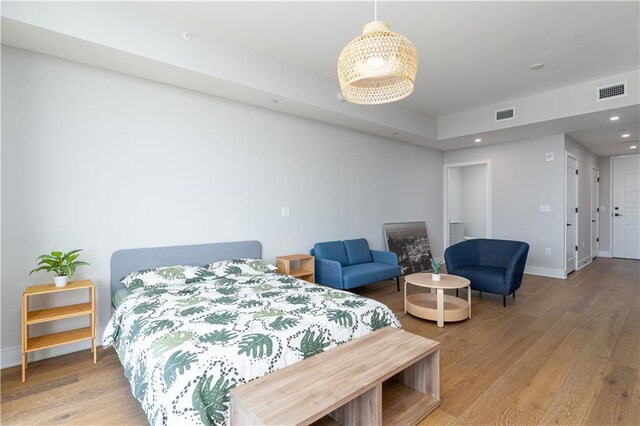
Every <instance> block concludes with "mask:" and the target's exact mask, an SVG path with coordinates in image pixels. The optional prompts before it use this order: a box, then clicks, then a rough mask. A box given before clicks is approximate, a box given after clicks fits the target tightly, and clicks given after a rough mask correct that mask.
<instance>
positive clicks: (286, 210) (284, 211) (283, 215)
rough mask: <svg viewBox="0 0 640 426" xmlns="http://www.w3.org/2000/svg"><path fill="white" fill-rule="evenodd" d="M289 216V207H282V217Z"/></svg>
mask: <svg viewBox="0 0 640 426" xmlns="http://www.w3.org/2000/svg"><path fill="white" fill-rule="evenodd" d="M289 216H291V210H290V209H289V207H283V208H282V217H289Z"/></svg>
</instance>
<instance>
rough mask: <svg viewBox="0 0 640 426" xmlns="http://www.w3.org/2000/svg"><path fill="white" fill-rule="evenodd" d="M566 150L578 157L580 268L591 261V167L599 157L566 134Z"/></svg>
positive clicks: (594, 165)
mask: <svg viewBox="0 0 640 426" xmlns="http://www.w3.org/2000/svg"><path fill="white" fill-rule="evenodd" d="M564 140H565V150H566V151H567V152H568V153H571V154H573V155H574V156H576V157H577V159H578V268H580V267H582V266H584V265H585V264H587V263H589V262H590V261H591V187H592V179H591V177H592V175H591V169H592V168H593V167H595V168H598V157H597V156H596V155H595V154H594V153H592V152H591V151H588V150H587V149H586V148H585V147H583V146H582V145H580V144H579V143H578V142H576V141H575V140H573V139H572V138H570V137H569V136H567V135H565V137H564Z"/></svg>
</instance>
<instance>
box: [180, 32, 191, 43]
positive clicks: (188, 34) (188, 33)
mask: <svg viewBox="0 0 640 426" xmlns="http://www.w3.org/2000/svg"><path fill="white" fill-rule="evenodd" d="M191 37H192V36H191V33H190V32H187V31H185V32H183V33H182V38H183V39H185V40H186V41H189V40H191Z"/></svg>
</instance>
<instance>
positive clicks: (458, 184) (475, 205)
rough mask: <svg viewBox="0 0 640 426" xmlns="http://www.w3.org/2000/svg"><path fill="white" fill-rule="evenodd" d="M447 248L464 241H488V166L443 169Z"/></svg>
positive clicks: (473, 164) (480, 163) (460, 165)
mask: <svg viewBox="0 0 640 426" xmlns="http://www.w3.org/2000/svg"><path fill="white" fill-rule="evenodd" d="M444 186H445V188H444V194H445V200H444V219H445V223H444V235H445V244H446V247H449V246H450V245H453V244H456V243H459V242H460V241H463V240H465V239H472V238H490V237H491V163H490V161H489V160H483V161H477V162H469V163H456V164H445V165H444Z"/></svg>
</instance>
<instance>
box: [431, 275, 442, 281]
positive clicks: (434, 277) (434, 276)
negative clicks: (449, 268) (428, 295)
mask: <svg viewBox="0 0 640 426" xmlns="http://www.w3.org/2000/svg"><path fill="white" fill-rule="evenodd" d="M431 279H432V280H433V281H440V274H431Z"/></svg>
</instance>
